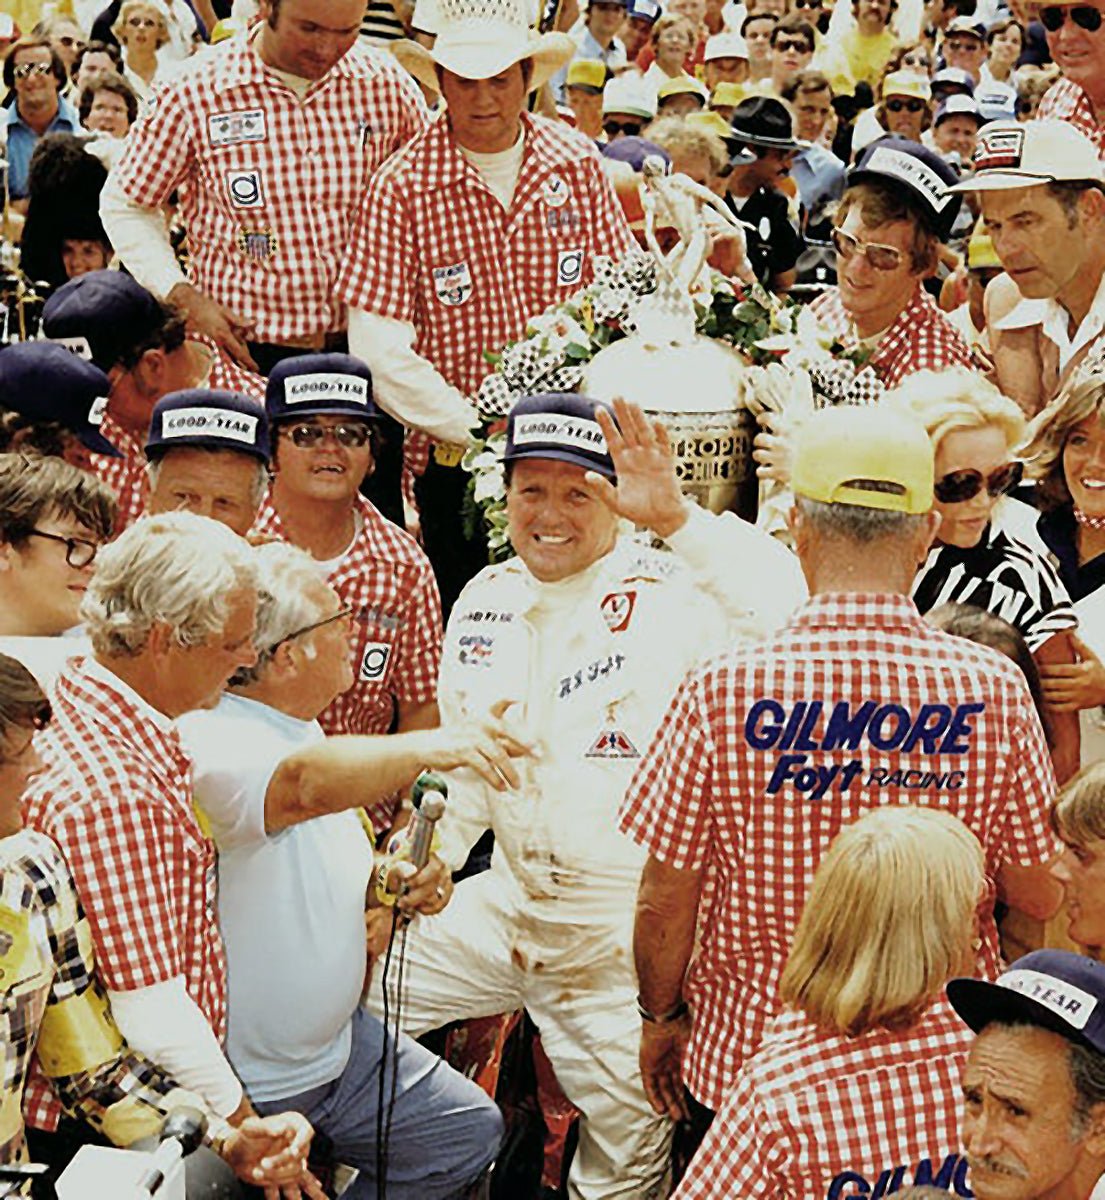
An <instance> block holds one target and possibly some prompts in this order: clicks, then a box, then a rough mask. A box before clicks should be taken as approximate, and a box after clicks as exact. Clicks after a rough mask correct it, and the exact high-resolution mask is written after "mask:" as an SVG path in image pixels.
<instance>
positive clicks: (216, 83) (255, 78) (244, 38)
mask: <svg viewBox="0 0 1105 1200" xmlns="http://www.w3.org/2000/svg"><path fill="white" fill-rule="evenodd" d="M251 33H252V30H246V31H244V32H243V33H240V34H238V35H237V36H236V37H233V38H230V39H228V40H227V41H226V42H225V43H224V44H225V46H226V50H225V51H223V54H224V59H223V62H222V63H221V64H220V66H219V70H218V71H215V72H212V75H211V86H212V88H213V89H214V90H215V91H216V92H230V91H233V90H234V89H235V88H239V87H248V86H250V85H256V84H273V85H276V86H278V87H281V88H284V87H287V85H286V84H285V83H284V82H283V80H281V79H280V77H279V76H278V75H276V74H275V72H273V71H271V70H269V68H268V67H266V66H265V64H264V63H263V62H262V61H261V55H260V53H259V52H258V51H257V50H255V49H254V48H253V46H252V45H251V44H250V34H251ZM217 52H218V51H217V50H216V51H215V53H217ZM354 58H359V59H360V63H361V67H362V68H363V66H364V65H365V64H366V62H367V63H369V64H370V65H372V66H374V65H375V64H372V63H371V60H370V59H368V58H367V56H366V55H365V51H364V48H363V47H360V46H356V45H354V46H353V48H352V49H351V50H348V51H347V52H346V53H345V54H343V55H342V57H341V58H339V59H338V61H337V62H336V63H335V64H334V65H333V66H332V67H331V68H330V70H329V71H327V72H326V74H325V75H323V76H322V78H321V79H315V80H312V81H311V86H310V88H309V89H308V92H307V94H308V95H311V94H312V93H314V92H315V91H316V90H317V89H318V88H320V87H322V86H323V85H325V84H328V83H329V82H330V81H331V80H333V79H348V78H351V77H352V76H353V75H355V74H359V71H358V70H357V69H356V68H354V66H353V63H352V60H353V59H354Z"/></svg>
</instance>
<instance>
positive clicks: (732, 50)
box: [702, 32, 748, 103]
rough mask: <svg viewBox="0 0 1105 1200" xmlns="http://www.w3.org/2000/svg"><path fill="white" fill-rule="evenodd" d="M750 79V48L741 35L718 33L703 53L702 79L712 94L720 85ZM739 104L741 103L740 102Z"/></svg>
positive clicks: (707, 43) (710, 39)
mask: <svg viewBox="0 0 1105 1200" xmlns="http://www.w3.org/2000/svg"><path fill="white" fill-rule="evenodd" d="M747 78H748V46H747V45H746V44H745V41H744V38H742V37H741V35H740V34H739V33H728V32H726V33H716V34H714V36H713V37H712V38H708V39H707V41H706V46H705V49H704V50H703V52H702V79H703V82H704V83H705V84H706V87H707V88H709V90H710V92H711V93H712V92H713V90H714V88H716V87H717V85H718V84H719V83H744V81H745V80H746V79H747ZM738 103H739V102H738Z"/></svg>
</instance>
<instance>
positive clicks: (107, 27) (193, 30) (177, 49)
mask: <svg viewBox="0 0 1105 1200" xmlns="http://www.w3.org/2000/svg"><path fill="white" fill-rule="evenodd" d="M123 3H124V0H111V3H109V4H108V6H107V7H106V8H105V9H104V10H103V12H101V13H100V15H99V16H98V17H97V18H96V20H95V21H94V22H93V23H92V37H93V38H95V39H96V40H97V41H101V42H110V43H112V44H115V45H117V44H118V39H117V38H116V35H115V32H114V26H115V23H116V21H117V20H118V19H119V13H120V10H121V9H122V6H123ZM204 4H205V0H195V7H193V5H192V4H191V3H189V0H161V8H162V9H163V10H164V12H166V13H167V14H168V18H169V41H168V42H167V43H166V44H165V45H164V46H163V47H162V48H161V53H160V54H159V58H160V60H161V61H162V62H163V63H165V64H166V65H167V66H168V65H171V64H173V63H182V62H184V60H185V59H187V58H190V57H191V55H192V54H194V53H195V50H196V46H197V44H198V43H200V42H202V41H203V40H204V32H205V31H204V28H203V22H202V21H201V20H200V18H199V16H198V15H197V13H196V8H198V7H203V6H204Z"/></svg>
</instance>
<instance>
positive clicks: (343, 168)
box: [113, 34, 426, 342]
mask: <svg viewBox="0 0 1105 1200" xmlns="http://www.w3.org/2000/svg"><path fill="white" fill-rule="evenodd" d="M246 37H247V35H245V34H243V35H241V36H240V37H236V38H232V39H230V40H229V41H227V42H225V43H223V44H221V45H219V46H217V47H213V48H212V49H211V50H210V51H209V52H208V53H205V54H203V55H199V56H197V57H196V58H195V59H193V60H191V62H189V63H188V64H187V65H186V66H185V67H184V68H183V70H182V72H181V73H180V74H179V75H178V76H176V77H175V78H174V80H173V86H172V87H170V88H167V89H165V90H163V91H162V92H161V93H159V96H158V99H157V103H156V104H155V105H153V106H152V108H151V109H150V111H149V112H148V113H147V114H146V115H145V116H143V117H142V118H141V119H140V120H139V122H138V123H137V125H135V127H134V128H133V129H132V130H131V132H130V135H129V137H128V138H127V145H126V150H125V151H124V154H123V157H122V160H121V161H120V162H119V164H118V166H117V167H116V168H115V171H114V172H113V175H114V178H115V179H116V180H117V181H118V183H119V184H120V186H121V187H122V190H123V192H124V193H125V194H126V195H127V197H128V198H129V199H130V200H131V201H132V202H134V203H135V204H140V205H142V206H143V207H145V208H156V207H158V206H160V205H162V204H164V203H165V202H166V200H168V198H169V196H170V194H171V193H172V192H173V191H174V190H175V189H178V188H179V191H180V206H181V212H182V214H183V217H184V220H185V222H186V223H187V226H188V244H189V249H190V253H191V263H192V270H193V272H194V276H195V282H196V285H197V286H198V287H199V288H200V289H201V290H202V291H204V292H206V293H207V294H208V295H210V296H212V297H213V298H214V299H215V300H216V301H218V303H220V304H223V305H225V306H226V307H228V308H230V309H231V310H232V311H233V312H235V313H237V314H238V316H240V317H242V318H243V319H244V320H246V321H248V322H250V323H251V324H252V325H253V329H254V336H255V337H256V338H257V339H258V340H259V341H266V342H287V341H290V340H292V339H295V338H299V337H304V336H309V335H315V334H320V333H325V332H327V331H331V330H340V329H344V327H345V324H346V317H345V310H344V308H343V307H342V305H341V304H340V302H339V301H338V298H337V297H336V295H335V294H334V279H335V277H336V276H337V272H338V266H339V263H340V259H341V255H342V253H343V252H344V249H345V246H346V244H347V242H348V240H349V229H350V225H351V223H352V221H353V218H354V217H355V215H356V209H357V206H358V204H359V203H360V201H361V198H362V196H363V195H364V189H365V185H366V184H367V182H368V179H369V176H370V175H371V174H372V173H373V172H374V171H375V170H376V168H377V167H378V166H379V165H380V164H381V163H382V162H383V161H384V159H385V158H387V157H388V155H390V154H391V153H392V152H393V151H394V150H396V149H398V147H399V146H401V145H402V144H403V143H404V142H406V141H407V139H408V138H410V137H411V135H412V134H414V133H415V132H417V131H418V130H419V129H421V128H422V126H423V125H424V124H425V121H426V115H425V113H426V109H425V104H424V103H423V101H422V97H421V93H420V92H419V91H418V88H417V87H416V85H415V84H414V81H413V80H412V79H411V78H410V76H409V75H407V74H406V72H404V71H403V70H402V68H400V66H399V65H398V63H396V62H395V61H394V60H393V59H392V58H391V57H390V56H389V55H388V54H386V53H383V52H381V51H379V50H375V49H373V48H372V47H370V46H366V45H364V44H358V45H356V46H354V47H353V48H352V49H351V50H350V51H349V52H348V53H347V54H346V55H344V57H342V58H341V59H340V60H339V61H338V63H337V65H336V66H334V67H333V68H332V69H331V70H330V71H328V72H327V73H326V75H324V76H323V77H322V79H320V80H318V81H317V82H315V83H314V84H312V85H311V87H310V88H309V90H308V91H307V94H306V97H305V98H304V99H303V100H302V101H301V100H300V99H299V97H298V96H297V95H296V93H295V92H294V91H293V90H292V89H291V88H290V87H289V86H288V85H287V84H286V83H284V82H283V81H282V80H281V79H280V78H279V77H278V76H277V75H276V74H274V73H273V72H272V71H271V70H269V68H267V67H266V66H265V65H264V63H262V61H261V59H260V57H259V56H258V54H257V53H256V52H255V51H254V50H253V49H252V48H251V47H250V45H249V44H248V42H247V40H246Z"/></svg>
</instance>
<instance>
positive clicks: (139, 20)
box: [127, 17, 157, 29]
mask: <svg viewBox="0 0 1105 1200" xmlns="http://www.w3.org/2000/svg"><path fill="white" fill-rule="evenodd" d="M127 24H128V25H129V26H130V27H131V29H156V28H157V22H156V21H155V20H154V19H153V17H128V18H127Z"/></svg>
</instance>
